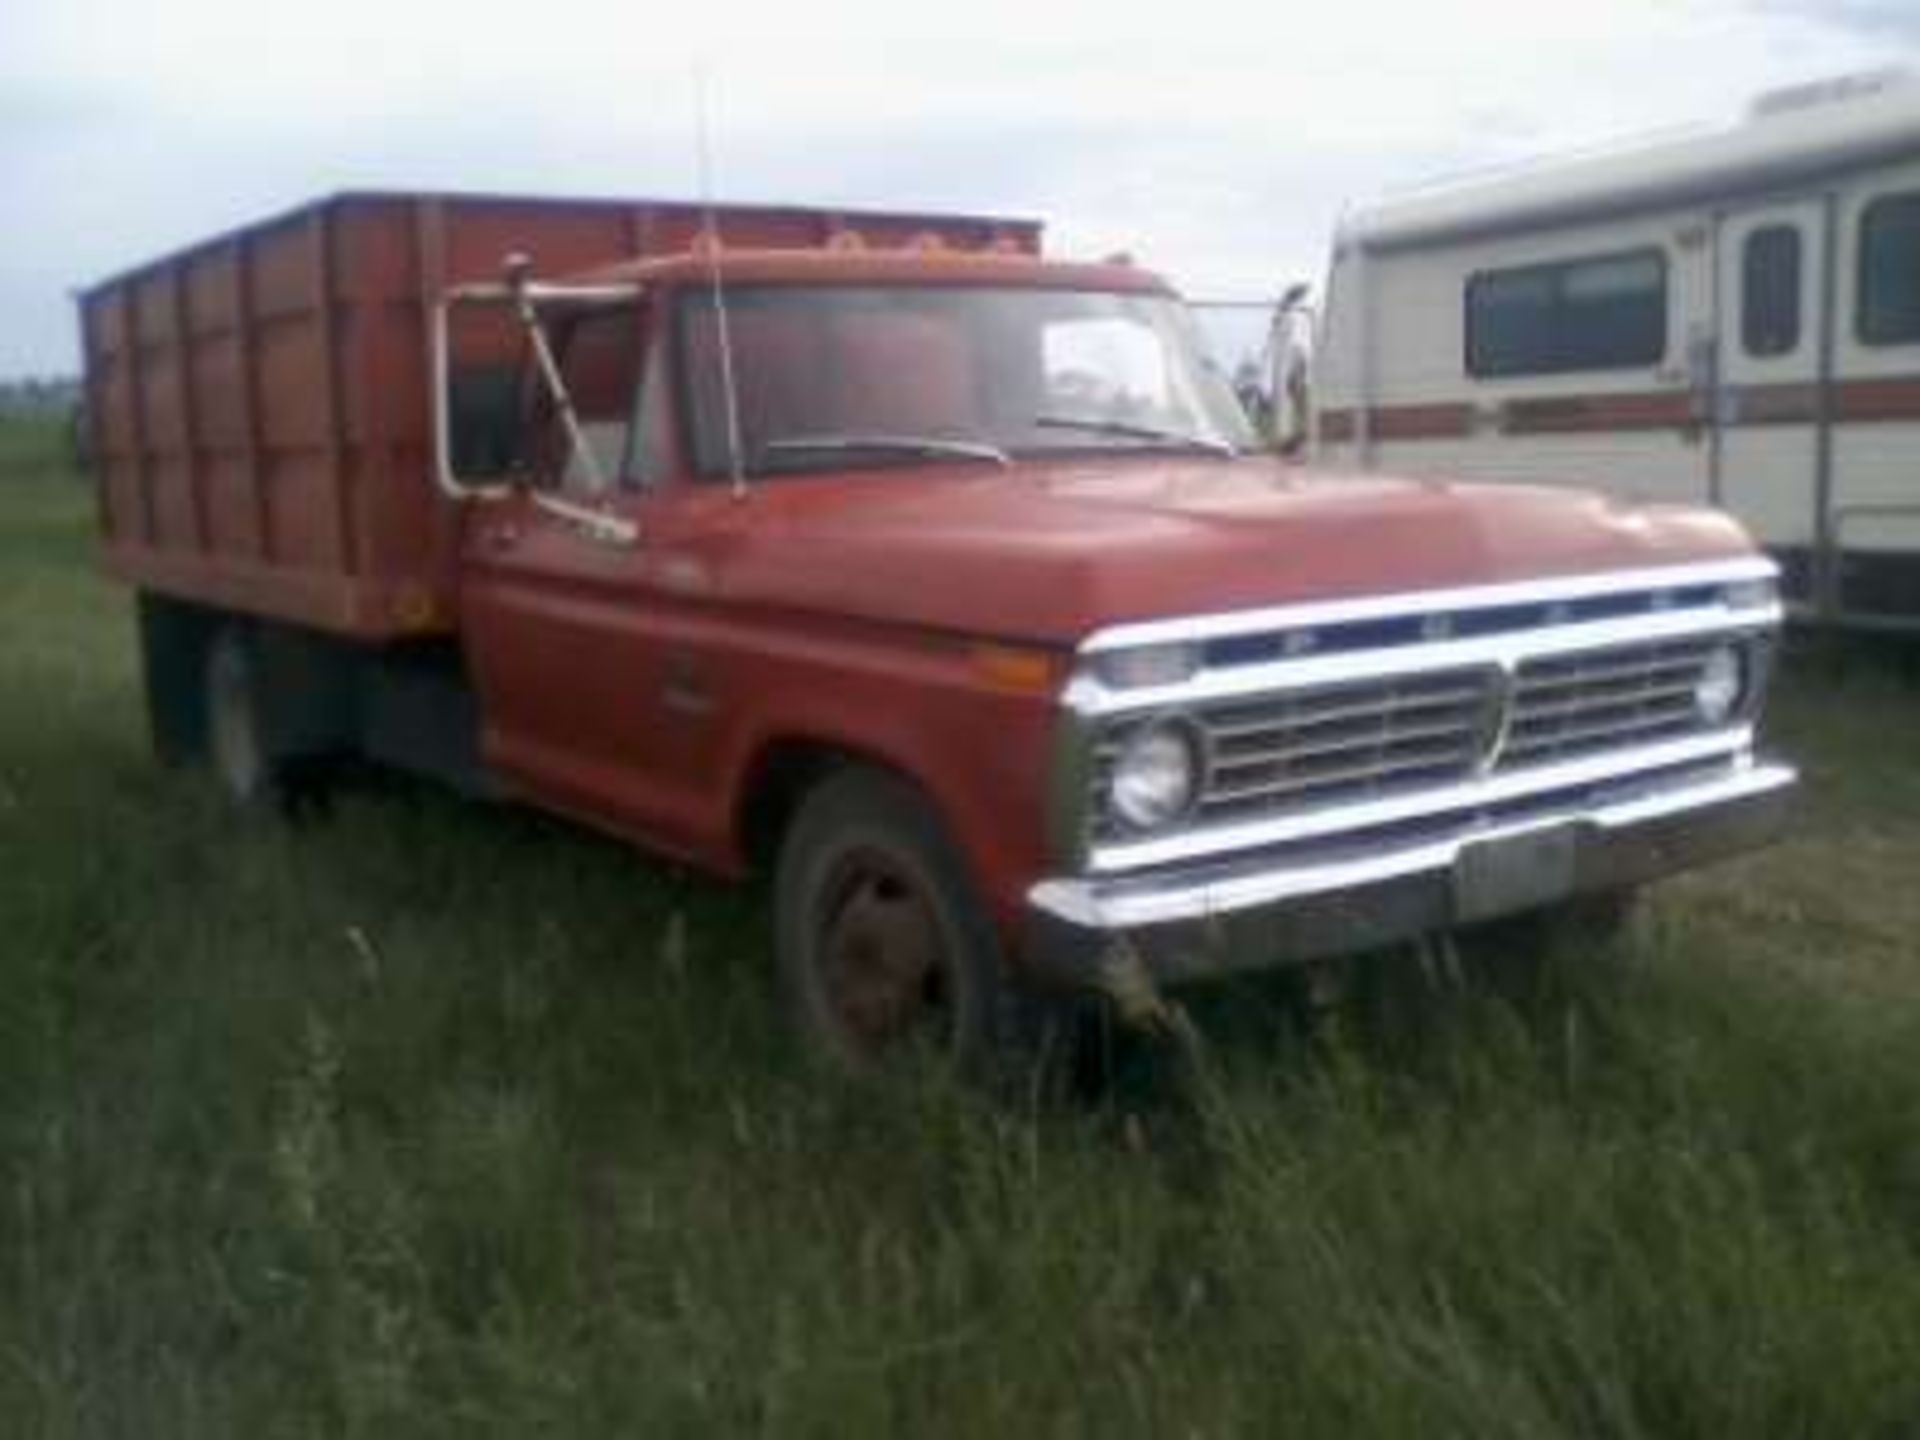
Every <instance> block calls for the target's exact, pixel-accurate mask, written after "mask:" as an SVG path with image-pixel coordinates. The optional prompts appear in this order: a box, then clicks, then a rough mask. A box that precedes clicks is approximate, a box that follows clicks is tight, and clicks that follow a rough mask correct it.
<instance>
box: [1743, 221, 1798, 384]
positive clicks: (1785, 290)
mask: <svg viewBox="0 0 1920 1440" xmlns="http://www.w3.org/2000/svg"><path fill="white" fill-rule="evenodd" d="M1740 343H1741V345H1742V346H1743V347H1745V349H1746V352H1747V354H1749V355H1752V356H1756V357H1759V358H1765V357H1767V356H1769V355H1785V354H1788V353H1789V352H1791V351H1793V350H1795V349H1797V348H1798V347H1799V344H1800V229H1799V227H1798V226H1795V225H1763V226H1761V227H1760V228H1759V229H1757V230H1754V231H1751V232H1749V233H1748V235H1747V238H1746V240H1745V241H1744V242H1743V243H1742V245H1741V247H1740Z"/></svg>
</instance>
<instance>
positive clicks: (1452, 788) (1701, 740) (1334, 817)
mask: <svg viewBox="0 0 1920 1440" xmlns="http://www.w3.org/2000/svg"><path fill="white" fill-rule="evenodd" d="M1753 740H1754V734H1753V727H1752V726H1751V725H1745V724H1743V725H1740V726H1737V727H1735V728H1733V729H1730V730H1717V731H1715V732H1713V733H1712V734H1709V735H1692V736H1688V737H1686V738H1684V739H1680V740H1666V741H1662V742H1660V743H1659V744H1656V745H1642V746H1639V747H1637V748H1635V749H1631V750H1608V751H1602V752H1601V753H1599V754H1597V755H1589V756H1584V757H1582V758H1581V759H1578V760H1569V761H1565V762H1563V763H1561V764H1558V765H1540V766H1534V767H1529V768H1526V769H1520V770H1510V771H1506V772H1503V773H1501V774H1497V775H1487V776H1484V777H1482V778H1480V779H1475V780H1468V781H1463V782H1462V783H1460V784H1457V785H1448V786H1443V787H1440V788H1437V789H1421V790H1415V791H1411V792H1409V793H1408V794H1405V795H1397V796H1394V797H1393V798H1392V799H1388V800H1370V801H1364V802H1361V803H1359V804H1345V805H1329V806H1327V807H1326V808H1325V809H1321V810H1306V811H1302V812H1300V813H1299V814H1295V815H1277V816H1265V817H1262V818H1261V819H1258V820H1252V821H1245V822H1242V823H1240V824H1237V825H1234V824H1229V825H1221V826H1217V827H1215V828H1212V829H1187V830H1176V831H1173V832H1172V833H1170V834H1167V835H1161V836H1153V837H1148V838H1146V839H1141V840H1132V841H1120V842H1118V843H1114V842H1109V843H1106V844H1100V845H1095V846H1094V847H1093V848H1092V851H1091V853H1090V854H1089V855H1088V857H1087V865H1086V869H1087V870H1088V871H1090V872H1091V873H1092V874H1095V875H1111V874H1114V873H1116V872H1118V871H1123V870H1137V869H1139V868H1140V867H1142V866H1145V865H1163V864H1166V863H1168V862H1169V861H1175V860H1197V859H1201V858H1204V857H1206V856H1210V855H1220V854H1224V853H1226V852H1228V851H1230V850H1253V849H1258V848H1261V847H1264V846H1268V845H1283V844H1287V843H1289V842H1291V841H1296V840H1312V839H1317V838H1319V837H1321V836H1323V835H1333V834H1338V833H1340V832H1342V831H1348V830H1365V829H1370V828H1372V827H1373V826H1376V825H1391V824H1394V823H1395V822H1397V821H1401V820H1412V819H1417V818H1419V817H1420V816H1423V815H1444V814H1445V813H1446V812H1447V811H1449V810H1471V809H1473V808H1475V807H1476V806H1481V805H1496V804H1500V803H1502V802H1505V801H1509V800H1522V799H1525V798H1526V797H1527V796H1529V795H1537V794H1540V793H1541V792H1543V791H1548V790H1559V789H1572V788H1574V787H1576V786H1580V785H1591V784H1594V783H1596V782H1598V781H1603V780H1631V779H1632V778H1633V776H1634V775H1635V774H1636V773H1638V772H1641V771H1647V770H1659V769H1664V768H1666V767H1668V766H1672V765H1685V764H1687V763H1689V762H1691V761H1695V760H1711V759H1714V758H1715V757H1717V756H1722V755H1727V756H1732V755H1738V754H1740V753H1742V752H1744V751H1748V750H1751V749H1752V747H1753Z"/></svg>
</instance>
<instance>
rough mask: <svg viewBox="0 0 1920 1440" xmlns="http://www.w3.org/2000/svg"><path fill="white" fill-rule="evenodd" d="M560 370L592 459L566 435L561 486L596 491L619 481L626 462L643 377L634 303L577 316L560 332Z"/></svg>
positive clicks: (638, 329) (576, 490)
mask: <svg viewBox="0 0 1920 1440" xmlns="http://www.w3.org/2000/svg"><path fill="white" fill-rule="evenodd" d="M557 348H558V350H559V355H558V357H557V358H558V361H559V365H560V373H561V374H562V375H563V376H564V377H565V379H566V382H567V390H568V393H569V394H570V395H571V396H572V398H573V408H574V415H575V417H576V418H577V419H578V420H579V422H580V435H581V439H582V440H583V441H585V449H586V450H587V451H590V452H591V455H592V460H591V462H589V460H588V458H587V456H586V455H585V454H582V453H581V452H580V451H579V450H576V449H575V448H574V447H573V446H571V445H570V444H567V443H566V442H565V440H564V439H563V441H562V448H563V449H564V451H565V452H566V461H565V464H564V465H563V466H562V467H561V472H560V484H561V488H563V489H565V490H570V491H573V492H576V493H578V494H588V495H590V494H594V493H597V491H596V482H597V484H598V485H599V486H605V487H611V486H614V485H617V484H618V483H619V482H620V480H621V479H622V478H623V474H624V471H625V468H626V456H627V438H628V437H627V432H628V428H629V426H630V424H631V421H632V416H633V392H634V386H635V385H636V383H637V382H638V380H639V367H640V319H639V315H638V314H637V313H636V311H635V310H634V309H633V308H632V307H631V306H621V307H620V308H618V309H615V310H605V311H598V312H595V313H594V314H591V315H587V316H585V317H583V318H582V319H579V320H576V321H575V322H574V323H573V325H572V327H571V328H569V329H567V330H566V331H565V332H564V333H563V335H562V336H561V337H559V341H558V345H557Z"/></svg>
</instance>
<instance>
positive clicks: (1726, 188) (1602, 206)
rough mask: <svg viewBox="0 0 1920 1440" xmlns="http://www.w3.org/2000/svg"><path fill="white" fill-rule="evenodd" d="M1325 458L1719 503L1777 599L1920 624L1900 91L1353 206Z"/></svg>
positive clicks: (1917, 287) (1918, 477)
mask: <svg viewBox="0 0 1920 1440" xmlns="http://www.w3.org/2000/svg"><path fill="white" fill-rule="evenodd" d="M1316 339H1317V347H1316V348H1317V358H1316V368H1317V374H1316V377H1315V380H1316V384H1315V390H1316V406H1315V414H1314V434H1313V440H1312V443H1313V447H1314V450H1315V452H1316V454H1317V456H1318V458H1319V460H1320V461H1321V463H1322V464H1324V465H1327V466H1329V467H1331V468H1336V469H1357V470H1376V469H1389V470H1393V471H1398V472H1413V473H1416V474H1417V473H1422V472H1433V473H1436V474H1444V475H1448V476H1458V477H1468V478H1474V479H1481V480H1491V481H1501V482H1508V481H1510V482H1514V483H1528V484H1548V485H1573V486H1582V487H1591V488H1594V489H1598V490H1603V491H1605V492H1607V493H1610V494H1613V495H1616V496H1619V497H1621V498H1623V499H1627V500H1634V501H1683V502H1692V503H1699V502H1708V503H1711V504H1715V505H1719V506H1722V507H1724V508H1725V509H1727V510H1729V511H1731V512H1733V513H1734V514H1735V515H1736V516H1738V517H1739V518H1740V519H1741V520H1742V521H1744V522H1745V524H1746V525H1747V527H1748V528H1749V529H1750V530H1751V531H1752V532H1753V533H1754V535H1755V536H1756V537H1757V538H1758V539H1759V540H1760V541H1761V543H1763V544H1764V545H1765V546H1766V547H1767V548H1768V549H1769V550H1771V551H1772V552H1773V553H1774V555H1775V556H1776V558H1777V559H1778V560H1779V562H1780V565H1781V568H1782V572H1783V575H1784V580H1785V589H1786V593H1787V596H1788V598H1789V600H1790V602H1791V605H1792V607H1793V609H1794V610H1795V611H1796V612H1797V613H1799V614H1800V615H1802V616H1805V617H1815V618H1819V619H1822V620H1826V621H1830V622H1835V623H1843V624H1849V625H1857V626H1869V627H1899V628H1907V629H1920V83H1916V81H1915V80H1914V79H1913V78H1912V77H1907V76H1899V75H1879V76H1872V77H1860V78H1852V79H1847V80H1843V81H1837V82H1828V83H1825V84H1821V85H1815V86H1807V87H1802V88H1800V89H1796V90H1793V91H1785V92H1779V93H1776V94H1773V95H1769V96H1766V97H1763V98H1762V99H1761V100H1759V101H1758V102H1756V103H1755V104H1754V105H1753V106H1752V108H1751V109H1750V110H1749V112H1748V114H1747V115H1746V116H1745V117H1744V118H1743V119H1742V120H1741V121H1740V122H1739V123H1738V124H1735V125H1733V126H1731V127H1729V128H1726V129H1724V130H1719V131H1714V132H1709V133H1705V134H1697V135H1694V136H1692V137H1690V138H1687V139H1683V140H1669V141H1666V142H1663V143H1660V144H1657V145H1644V146H1640V147H1637V148H1632V149H1624V150H1616V151H1613V152H1611V153H1608V154H1604V155H1593V156H1587V157H1584V158H1581V159H1578V160H1571V161H1564V162H1561V163H1557V164H1552V165H1539V166H1532V167H1528V168H1527V169H1525V170H1523V171H1520V172H1515V173H1509V174H1506V175H1503V176H1501V177H1499V178H1495V179H1482V180H1479V181H1475V182H1470V183H1459V184H1454V185H1448V186H1444V187H1439V188H1434V189H1429V190H1427V191H1424V192H1421V193H1417V194H1411V195H1408V196H1405V197H1403V198H1400V199H1398V200H1395V201H1392V202H1390V203H1383V204H1380V205H1377V206H1374V207H1372V208H1369V209H1366V210H1364V211H1361V212H1359V213H1357V214H1356V215H1354V216H1353V217H1352V218H1351V219H1350V220H1349V221H1348V222H1347V223H1345V224H1343V226H1342V227H1341V229H1340V232H1339V234H1338V236H1337V238H1336V241H1335V246H1334V254H1333V260H1332V265H1331V272H1330V275H1329V278H1328V284H1327V290H1326V303H1325V306H1324V309H1323V312H1322V315H1321V318H1320V326H1319V330H1318V334H1317V337H1316Z"/></svg>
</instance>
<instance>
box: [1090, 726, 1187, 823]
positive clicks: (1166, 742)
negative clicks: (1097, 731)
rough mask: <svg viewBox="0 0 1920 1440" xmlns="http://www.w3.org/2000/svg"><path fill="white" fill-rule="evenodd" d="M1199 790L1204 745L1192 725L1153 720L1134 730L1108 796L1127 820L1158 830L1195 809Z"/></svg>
mask: <svg viewBox="0 0 1920 1440" xmlns="http://www.w3.org/2000/svg"><path fill="white" fill-rule="evenodd" d="M1199 789H1200V744H1199V739H1198V737H1197V736H1196V734H1195V732H1194V729H1193V727H1192V726H1191V725H1189V724H1187V723H1186V722H1184V721H1180V720H1154V721H1151V722H1149V723H1148V724H1146V725H1144V726H1142V727H1141V728H1140V729H1139V730H1137V731H1136V732H1134V734H1133V736H1132V737H1131V738H1130V739H1129V740H1128V741H1127V742H1126V744H1125V746H1124V747H1123V748H1122V749H1121V751H1120V754H1119V757H1118V758H1117V759H1116V760H1115V761H1114V764H1113V778H1112V779H1111V781H1110V782H1109V788H1108V797H1109V799H1110V801H1111V803H1112V805H1113V810H1114V813H1115V814H1116V815H1118V816H1119V817H1120V819H1121V820H1122V821H1124V822H1125V823H1126V824H1128V825H1129V826H1131V827H1132V828H1134V829H1136V830H1153V829H1156V828H1158V827H1159V826H1162V825H1165V824H1167V823H1168V822H1169V821H1172V820H1177V819H1179V818H1180V816H1182V815H1184V814H1186V813H1187V811H1188V810H1189V809H1190V808H1192V805H1193V802H1194V799H1195V797H1196V796H1197V795H1198V793H1199Z"/></svg>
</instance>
